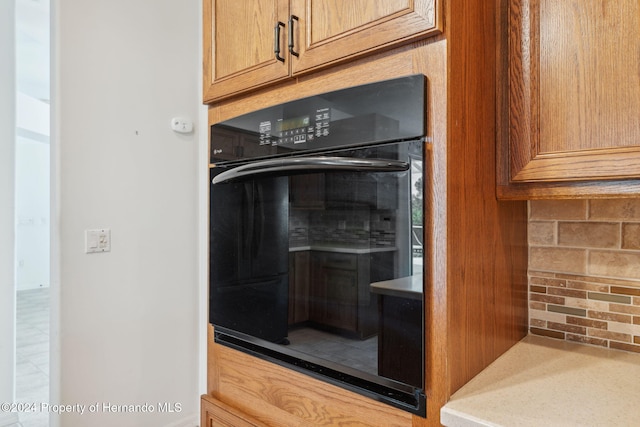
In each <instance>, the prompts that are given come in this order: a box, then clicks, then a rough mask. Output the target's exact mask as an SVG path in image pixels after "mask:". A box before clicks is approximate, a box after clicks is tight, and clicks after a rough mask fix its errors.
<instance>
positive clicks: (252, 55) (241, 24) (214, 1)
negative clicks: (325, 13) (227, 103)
mask: <svg viewBox="0 0 640 427" xmlns="http://www.w3.org/2000/svg"><path fill="white" fill-rule="evenodd" d="M203 4H204V6H203V18H204V23H203V30H204V34H203V49H204V57H203V61H204V64H203V65H204V71H203V79H204V81H203V91H204V93H203V99H204V102H211V101H214V100H218V99H222V98H226V97H229V96H232V95H234V94H237V93H241V92H245V91H248V90H251V89H255V88H256V87H260V86H263V85H265V84H268V83H272V82H275V81H278V80H282V79H286V78H288V76H289V60H288V53H287V52H288V51H287V45H286V44H287V29H286V28H281V34H280V46H281V50H282V52H281V56H283V57H284V58H285V61H284V62H283V61H279V60H278V59H276V56H275V53H274V50H275V49H274V48H275V30H274V28H275V26H276V24H277V23H278V22H282V23H286V22H287V20H288V17H289V2H288V0H252V1H237V0H204V3H203Z"/></svg>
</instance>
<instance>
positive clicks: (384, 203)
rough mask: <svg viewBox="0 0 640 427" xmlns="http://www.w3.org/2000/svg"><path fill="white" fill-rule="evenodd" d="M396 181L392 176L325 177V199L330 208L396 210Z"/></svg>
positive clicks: (351, 174)
mask: <svg viewBox="0 0 640 427" xmlns="http://www.w3.org/2000/svg"><path fill="white" fill-rule="evenodd" d="M397 185H398V180H397V178H396V177H395V175H394V174H378V175H377V176H376V177H375V179H374V178H372V177H371V175H369V174H363V173H357V172H354V173H340V174H330V175H327V177H326V199H327V202H328V203H329V205H330V207H334V208H341V207H352V206H354V205H362V206H368V207H369V208H371V209H396V208H397V206H398V197H397V196H398V191H397V188H396V187H397Z"/></svg>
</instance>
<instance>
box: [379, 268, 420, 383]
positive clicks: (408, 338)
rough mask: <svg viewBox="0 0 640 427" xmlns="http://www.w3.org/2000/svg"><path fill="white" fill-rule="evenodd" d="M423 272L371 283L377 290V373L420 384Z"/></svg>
mask: <svg viewBox="0 0 640 427" xmlns="http://www.w3.org/2000/svg"><path fill="white" fill-rule="evenodd" d="M422 282H423V281H422V275H421V274H417V275H414V276H409V277H402V278H399V279H394V280H385V281H382V282H375V283H371V292H372V293H374V294H378V299H379V303H378V311H379V313H380V315H379V326H378V328H379V330H378V375H381V376H384V377H387V378H392V379H395V380H398V381H402V382H405V383H408V384H411V385H414V386H416V387H422V377H423V375H422V370H423V365H424V358H423V356H422V354H423V352H422V336H423V334H422V326H423V323H424V322H423V319H422V313H423V311H422V289H423V284H422Z"/></svg>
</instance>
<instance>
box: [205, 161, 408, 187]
mask: <svg viewBox="0 0 640 427" xmlns="http://www.w3.org/2000/svg"><path fill="white" fill-rule="evenodd" d="M407 170H409V163H408V162H403V161H400V160H391V159H361V158H353V157H326V156H319V157H291V158H285V159H275V160H263V161H260V162H256V163H249V164H246V165H242V166H238V167H235V168H233V169H229V170H228V171H224V172H222V173H220V174H218V175H216V176H215V177H214V178H213V181H212V183H213V184H223V183H226V182H231V181H237V180H239V179H250V178H253V177H255V176H259V175H270V176H283V175H294V174H301V173H316V172H336V171H347V172H403V171H407Z"/></svg>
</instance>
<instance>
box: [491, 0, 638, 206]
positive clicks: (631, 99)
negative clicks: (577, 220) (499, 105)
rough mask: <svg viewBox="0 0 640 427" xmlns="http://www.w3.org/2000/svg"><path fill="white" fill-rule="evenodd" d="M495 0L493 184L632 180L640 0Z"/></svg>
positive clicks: (635, 159) (635, 156)
mask: <svg viewBox="0 0 640 427" xmlns="http://www.w3.org/2000/svg"><path fill="white" fill-rule="evenodd" d="M504 1H506V3H505V4H506V5H507V7H504V8H503V15H502V16H503V22H506V25H505V27H504V28H503V31H504V33H503V34H504V38H505V41H506V44H507V46H508V53H509V55H508V63H506V64H504V67H505V70H504V71H505V73H506V74H508V79H502V81H505V82H506V81H508V82H509V88H508V92H507V95H508V102H507V105H505V107H504V110H503V111H505V112H506V115H507V116H508V119H507V121H506V123H505V125H506V126H505V128H507V129H508V130H507V131H506V132H505V134H506V135H505V137H504V138H501V140H502V142H503V144H505V145H503V147H502V148H501V150H500V155H502V161H501V162H500V164H499V167H501V168H502V170H499V175H501V176H502V179H503V180H504V182H503V184H506V185H509V184H517V183H532V182H533V183H540V184H541V185H540V186H539V187H537V195H538V196H540V195H544V194H545V193H546V195H548V196H553V195H554V192H553V189H554V187H547V191H546V192H545V186H544V184H545V183H554V182H556V183H557V182H565V183H571V182H576V181H596V180H604V181H607V180H609V181H610V180H621V179H629V178H636V179H637V178H640V120H638V117H640V116H639V114H640V75H639V74H638V70H639V69H640V2H638V1H637V0H593V1H583V0H565V1H554V0H504ZM576 188H577V187H576ZM636 188H637V186H636ZM576 191H577V190H576ZM609 191H611V190H609ZM625 191H626V190H625ZM534 194H536V193H534Z"/></svg>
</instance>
